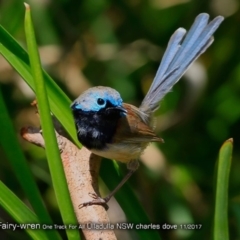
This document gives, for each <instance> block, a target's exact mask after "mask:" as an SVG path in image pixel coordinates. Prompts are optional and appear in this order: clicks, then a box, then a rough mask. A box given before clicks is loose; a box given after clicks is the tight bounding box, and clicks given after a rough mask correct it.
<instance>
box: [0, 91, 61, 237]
mask: <svg viewBox="0 0 240 240" xmlns="http://www.w3.org/2000/svg"><path fill="white" fill-rule="evenodd" d="M0 122H1V128H0V133H1V134H0V135H1V138H0V143H1V145H2V147H3V149H4V151H5V154H6V156H7V157H8V160H9V161H10V163H11V165H12V168H13V171H14V173H15V175H16V177H17V179H18V181H19V183H20V185H21V187H22V189H23V190H24V191H25V193H26V195H27V197H28V199H29V201H30V203H31V205H32V207H33V209H34V211H35V212H36V214H37V216H38V218H39V221H40V222H41V223H48V224H51V223H52V220H51V218H50V216H49V214H48V212H47V210H46V208H45V206H44V204H43V202H42V200H41V194H40V192H39V190H38V188H37V185H36V182H35V181H34V179H33V176H32V174H31V172H30V169H29V167H28V165H27V161H26V159H25V157H24V155H23V153H22V150H21V148H20V146H19V144H18V141H17V137H16V134H15V130H14V127H13V125H12V122H11V119H10V117H9V115H8V113H7V109H6V107H5V104H4V100H3V97H2V92H1V89H0ZM13 149H14V151H13ZM47 235H48V236H49V239H53V238H54V239H59V237H60V236H59V234H58V233H57V231H55V230H54V231H48V232H47Z"/></svg>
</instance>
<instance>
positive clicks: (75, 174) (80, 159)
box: [21, 127, 117, 240]
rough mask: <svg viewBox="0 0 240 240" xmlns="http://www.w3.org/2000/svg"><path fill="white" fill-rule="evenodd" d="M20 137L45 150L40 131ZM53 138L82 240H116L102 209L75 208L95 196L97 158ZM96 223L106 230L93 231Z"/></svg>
mask: <svg viewBox="0 0 240 240" xmlns="http://www.w3.org/2000/svg"><path fill="white" fill-rule="evenodd" d="M21 135H22V137H23V138H24V139H25V140H27V141H28V142H30V143H33V144H35V145H37V146H40V147H43V148H44V147H45V142H44V139H43V136H42V134H41V133H40V129H38V128H34V127H27V128H23V129H22V130H21ZM56 136H57V142H58V147H59V150H60V153H61V158H62V162H63V167H64V172H65V176H66V179H67V183H68V188H69V192H70V196H71V199H72V204H73V207H74V211H75V214H76V217H77V220H78V223H79V226H80V227H81V229H82V231H83V234H84V236H85V238H86V240H96V239H99V240H100V239H104V240H105V239H106V240H108V239H109V240H110V239H111V240H114V239H117V238H116V236H115V234H114V231H113V230H112V229H111V224H110V220H109V218H108V215H107V212H106V210H105V208H104V207H103V206H101V205H92V206H87V207H82V208H81V207H79V206H80V205H81V204H82V203H84V202H88V201H91V200H92V198H91V197H90V195H89V194H92V193H95V194H97V195H98V196H99V191H98V173H99V167H100V163H101V158H100V157H98V156H96V155H94V154H92V153H91V152H90V151H89V150H88V149H86V148H84V147H83V148H82V149H78V148H77V147H76V146H75V145H74V144H73V143H72V142H71V141H69V140H68V139H67V138H65V137H63V136H62V135H60V134H58V133H56ZM99 224H104V226H105V227H106V228H107V229H104V230H96V228H97V227H99V226H100V225H99Z"/></svg>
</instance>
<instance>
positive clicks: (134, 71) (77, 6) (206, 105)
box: [0, 0, 240, 240]
mask: <svg viewBox="0 0 240 240" xmlns="http://www.w3.org/2000/svg"><path fill="white" fill-rule="evenodd" d="M29 3H30V5H31V7H32V12H33V18H34V28H35V31H36V35H37V41H38V45H39V46H40V47H39V51H40V55H41V60H42V64H43V66H44V68H45V69H46V70H47V72H48V73H49V74H50V75H51V77H52V78H53V79H54V80H55V81H56V82H57V84H58V85H59V86H60V87H61V88H62V90H63V92H65V93H66V94H67V95H68V96H69V97H70V98H71V99H74V98H75V97H77V95H79V94H80V93H81V92H82V91H83V90H85V89H86V88H88V87H89V86H91V85H107V86H111V87H113V88H115V89H116V90H118V91H119V92H120V93H121V96H122V97H123V99H124V101H125V102H129V103H132V104H135V105H139V104H140V102H141V100H142V99H143V96H144V94H145V93H146V92H147V90H148V88H149V86H150V84H151V81H152V79H153V77H154V74H155V72H156V70H157V67H158V64H159V61H160V59H161V56H162V53H163V51H164V49H165V48H166V44H167V41H168V39H169V37H170V35H171V34H172V33H173V31H174V30H176V29H177V28H178V27H184V28H188V27H189V26H190V25H191V24H192V22H193V20H194V18H195V16H196V15H197V14H199V13H200V12H208V13H209V14H210V16H211V18H213V17H214V16H216V15H218V14H223V15H224V16H227V18H226V20H225V22H224V23H223V24H222V25H221V27H220V28H219V29H218V30H217V32H216V34H215V42H214V43H213V45H212V46H211V48H210V49H208V50H207V52H206V53H205V54H204V55H203V57H202V58H201V59H200V61H199V62H198V63H199V64H198V65H196V64H195V65H193V66H192V71H191V70H190V71H189V72H188V73H187V74H186V76H185V77H184V78H183V80H181V81H180V82H179V83H178V84H177V85H176V86H175V87H174V89H173V92H172V93H170V94H168V95H167V96H166V98H165V99H164V101H163V102H162V103H161V108H160V109H159V111H158V113H157V115H158V117H157V122H156V129H157V131H159V135H161V137H163V138H164V140H165V144H162V145H158V146H155V145H150V147H151V149H152V151H150V152H148V154H146V155H144V156H143V158H144V161H143V164H141V167H140V169H139V170H138V171H137V172H136V173H135V174H134V176H133V177H132V178H131V179H130V181H129V184H128V185H127V186H126V187H125V189H123V191H122V192H119V194H118V196H117V197H118V200H119V202H120V203H121V206H122V208H123V210H124V213H125V214H126V216H127V218H128V219H130V221H132V222H138V223H144V221H148V220H147V218H144V219H143V218H142V217H141V216H143V215H140V216H138V215H137V214H138V213H139V212H140V211H141V209H140V208H143V209H144V210H145V211H146V213H147V215H148V216H149V219H150V222H152V223H161V224H164V223H168V224H178V230H171V231H166V230H162V229H161V230H159V234H160V236H161V238H162V239H170V240H172V239H194V240H197V239H210V238H211V236H212V230H213V224H212V222H213V220H214V218H213V216H214V214H213V213H214V208H215V205H214V198H215V195H214V193H215V190H214V189H215V185H214V166H215V162H216V157H217V152H218V149H219V147H220V146H221V145H222V142H224V141H225V140H226V139H228V138H230V137H232V138H233V139H234V144H235V146H238V145H239V140H240V138H239V132H238V129H239V128H240V126H239V125H240V110H239V107H238V104H239V101H240V99H239V98H240V97H239V96H240V95H239V89H240V88H239V85H240V81H239V80H238V79H239V74H240V71H239V69H240V67H239V60H238V58H239V57H238V56H239V51H240V47H239V38H240V35H239V31H238V24H237V19H238V18H237V16H238V14H239V8H238V6H237V5H233V3H232V1H230V2H229V6H228V7H226V6H222V5H220V4H219V5H216V2H215V1H214V2H210V1H201V2H197V1H192V2H184V3H183V2H181V1H173V2H171V6H170V5H167V4H170V3H169V1H163V0H162V1H122V0H120V1H106V0H100V1H91V0H89V1H76V0H75V1H74V0H72V1H70V0H62V1H48V2H46V1H29ZM0 16H1V17H0V24H1V25H2V26H3V27H4V28H6V29H7V31H9V32H10V33H11V34H12V36H13V37H14V38H15V39H17V41H18V42H19V43H21V44H22V45H23V46H24V45H25V42H26V39H25V34H24V28H23V27H24V23H23V19H24V5H23V3H22V1H17V0H8V1H2V2H1V3H0ZM0 41H1V42H2V39H0ZM0 61H1V64H0V66H1V69H0V71H1V74H0V84H1V89H2V94H3V98H4V102H5V104H6V106H7V109H8V111H9V114H10V117H11V119H12V122H13V124H14V126H15V133H16V135H18V132H19V129H20V128H21V127H23V126H25V125H39V122H38V119H37V118H36V117H35V115H34V110H33V109H32V108H31V107H30V104H29V103H30V102H31V100H32V99H33V98H34V95H33V94H32V92H31V91H30V90H29V89H28V88H27V87H26V86H25V85H23V80H21V79H19V78H18V75H16V73H15V72H14V71H13V70H12V69H10V68H9V65H8V64H6V62H5V60H3V59H0ZM26 69H27V67H26ZM28 71H29V70H28ZM193 71H194V72H193ZM192 72H193V73H192ZM23 77H24V76H23ZM24 78H25V77H24ZM53 89H54V87H53ZM53 92H54V91H53ZM66 99H67V98H66ZM50 101H51V100H50ZM64 101H65V100H64ZM62 102H63V101H62V98H59V106H58V105H56V106H55V108H56V109H60V111H59V114H62V115H64V114H63V111H61V106H62V105H63V104H62ZM50 105H51V103H50ZM65 106H66V105H64V108H65ZM1 109H2V108H1ZM66 111H68V110H66ZM1 114H2V112H1ZM59 116H60V115H59ZM63 118H64V116H63ZM1 121H2V123H3V121H4V120H2V119H1ZM3 126H5V125H3ZM0 134H1V136H0V137H1V145H0V153H1V159H0V160H1V161H0V166H1V167H0V180H1V181H2V182H3V183H4V184H5V185H6V186H8V187H9V188H10V189H11V190H12V191H13V192H14V193H15V194H16V195H17V196H18V197H20V198H21V199H22V200H23V201H25V195H24V194H25V193H24V192H23V191H22V189H21V188H19V184H18V183H19V181H17V180H16V178H18V177H19V176H17V175H16V174H15V173H14V171H13V168H12V166H11V165H10V164H12V163H10V164H9V161H10V159H9V155H8V153H7V152H6V149H5V148H4V146H3V144H2V142H3V141H4V140H6V141H7V139H8V138H7V135H8V134H7V133H6V132H4V131H3V130H1V131H0ZM19 142H20V144H21V147H22V149H23V151H24V153H25V156H26V158H27V160H28V165H29V166H30V168H31V171H32V173H33V175H34V177H35V179H36V183H37V184H38V187H39V189H40V192H41V195H42V197H43V200H44V203H45V204H46V206H47V208H48V210H49V213H50V215H51V218H52V219H53V222H54V223H62V220H61V218H60V213H59V210H58V207H57V204H56V201H55V196H54V193H53V187H52V183H51V180H50V175H49V170H48V166H47V163H46V157H45V154H44V151H43V150H39V149H38V148H37V147H34V146H31V145H30V144H28V143H25V142H23V141H21V139H20V138H19ZM11 144H13V143H9V144H8V146H12V147H13V149H15V145H11ZM14 144H15V143H14ZM8 151H9V150H8ZM13 152H14V151H13ZM239 155H240V152H239V148H238V147H236V148H235V149H234V152H233V159H232V171H231V174H230V180H229V186H228V190H229V219H226V217H225V218H224V219H225V220H228V222H229V234H230V238H231V239H237V238H240V228H239V226H240V224H239V222H240V218H239V214H238V212H239V187H240V186H239V185H240V176H239V174H238V172H239V170H240V169H239V168H240V165H239V163H238V161H237V160H238V159H239V157H240V156H239ZM145 156H146V157H145ZM155 159H156V161H155ZM102 167H104V168H103V169H102V170H101V177H102V178H103V180H104V182H105V184H107V185H108V187H109V188H110V189H112V188H113V185H115V181H116V179H117V177H116V176H115V175H116V174H114V173H113V170H112V169H113V168H112V164H111V163H110V162H108V160H106V161H104V163H103V166H102ZM120 170H121V172H122V173H124V172H125V166H120ZM129 185H130V186H129ZM102 189H103V190H102V191H103V194H106V191H105V190H104V189H105V187H104V184H102ZM131 191H134V192H135V193H136V196H137V199H138V201H139V202H136V200H135V199H134V198H133V197H132V196H131V195H130V194H131V193H130V192H131ZM129 195H130V197H129ZM224 197H225V198H226V197H227V196H226V193H225V195H224ZM139 203H140V204H141V206H139ZM111 209H112V211H113V212H114V211H117V210H116V209H115V208H114V207H111V206H110V211H111ZM134 209H137V211H136V212H137V213H136V212H134ZM12 217H13V218H14V216H12V215H11V216H10V215H9V214H7V212H6V211H3V209H1V210H0V218H1V220H2V222H13V219H12ZM14 219H15V218H14ZM124 219H125V218H124V216H122V217H121V218H114V219H112V220H113V221H115V222H119V221H126V220H124ZM15 220H16V219H15ZM229 220H231V221H229ZM16 221H18V220H16ZM187 223H190V224H202V228H201V229H200V230H181V229H180V228H181V227H180V225H181V224H187ZM137 232H140V231H136V232H134V231H128V232H127V233H124V231H123V232H122V233H121V234H130V237H131V238H132V239H136V236H138V237H139V238H141V235H138V233H137ZM145 232H146V233H147V232H148V231H145ZM149 232H150V231H149ZM0 234H1V235H2V237H4V236H7V238H8V239H18V238H19V236H18V234H23V233H19V232H16V233H14V234H13V233H10V232H9V231H4V232H3V231H1V233H0ZM60 234H61V235H62V236H63V238H65V235H64V233H63V232H60ZM25 237H26V236H25ZM119 239H123V237H119ZM124 239H125V238H124ZM126 239H127V238H126ZM142 239H147V234H146V235H145V236H144V237H142Z"/></svg>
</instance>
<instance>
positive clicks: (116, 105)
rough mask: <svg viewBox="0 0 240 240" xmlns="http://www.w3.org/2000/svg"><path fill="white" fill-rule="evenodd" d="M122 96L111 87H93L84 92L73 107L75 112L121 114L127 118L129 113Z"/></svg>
mask: <svg viewBox="0 0 240 240" xmlns="http://www.w3.org/2000/svg"><path fill="white" fill-rule="evenodd" d="M122 103H123V101H122V98H121V96H120V94H119V93H118V92H117V91H116V90H114V89H112V88H110V87H102V86H99V87H92V88H90V89H88V90H87V91H85V92H83V93H82V94H81V95H80V96H79V97H78V98H77V99H76V100H75V101H74V102H73V103H72V105H71V108H72V110H73V111H78V110H81V111H83V112H99V111H100V112H102V111H105V112H106V113H111V112H116V111H118V112H120V114H121V116H125V115H126V113H127V111H126V110H125V109H124V108H123V106H122Z"/></svg>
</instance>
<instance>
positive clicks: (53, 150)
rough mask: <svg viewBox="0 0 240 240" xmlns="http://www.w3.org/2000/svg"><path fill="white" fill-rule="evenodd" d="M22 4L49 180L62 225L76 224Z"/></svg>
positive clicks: (28, 17)
mask: <svg viewBox="0 0 240 240" xmlns="http://www.w3.org/2000/svg"><path fill="white" fill-rule="evenodd" d="M25 6H26V13H25V33H26V40H27V46H28V51H29V58H30V64H31V68H32V76H33V79H34V84H35V90H36V97H37V102H38V110H39V115H40V121H41V127H42V129H43V136H44V141H45V148H46V155H47V159H48V164H49V168H50V172H51V176H52V182H53V186H54V190H55V194H56V198H57V201H58V205H59V208H60V212H61V215H62V218H63V222H64V223H65V225H67V224H69V223H76V224H77V221H76V216H75V214H74V210H73V206H72V202H71V199H70V194H69V191H68V186H67V182H66V178H65V174H64V170H63V165H62V161H61V157H60V153H59V149H58V144H57V140H56V134H55V130H54V126H53V122H52V117H51V114H50V106H49V102H48V94H47V91H46V87H45V82H44V78H43V73H42V67H41V63H40V58H39V53H38V48H37V43H36V39H35V33H34V29H33V25H32V19H31V12H30V7H29V5H27V4H25ZM66 232H67V235H68V238H69V239H80V235H79V231H78V230H69V229H67V230H66Z"/></svg>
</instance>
